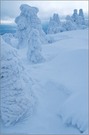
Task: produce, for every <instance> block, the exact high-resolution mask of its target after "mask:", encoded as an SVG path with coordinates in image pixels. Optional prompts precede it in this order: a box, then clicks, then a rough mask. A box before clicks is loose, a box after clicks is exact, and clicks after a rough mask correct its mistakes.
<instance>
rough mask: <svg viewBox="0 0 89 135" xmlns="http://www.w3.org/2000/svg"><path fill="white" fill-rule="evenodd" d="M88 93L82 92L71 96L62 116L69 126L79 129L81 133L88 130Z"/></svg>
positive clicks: (61, 112)
mask: <svg viewBox="0 0 89 135" xmlns="http://www.w3.org/2000/svg"><path fill="white" fill-rule="evenodd" d="M87 103H88V93H87V92H86V91H82V92H79V93H76V94H73V95H71V96H70V97H69V98H68V99H67V101H66V102H65V103H64V104H63V105H62V107H61V111H60V115H61V117H62V119H63V121H64V123H65V124H67V125H72V126H74V127H77V128H78V129H79V130H80V132H85V131H86V130H87V128H88V119H87V118H88V106H87Z"/></svg>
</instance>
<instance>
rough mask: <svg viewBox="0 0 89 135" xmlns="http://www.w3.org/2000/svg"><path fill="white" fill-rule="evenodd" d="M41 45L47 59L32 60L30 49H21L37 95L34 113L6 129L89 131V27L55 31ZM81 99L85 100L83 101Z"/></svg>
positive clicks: (38, 131)
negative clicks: (48, 40)
mask: <svg viewBox="0 0 89 135" xmlns="http://www.w3.org/2000/svg"><path fill="white" fill-rule="evenodd" d="M50 36H52V37H54V39H55V41H56V39H57V41H56V42H54V43H52V44H46V45H44V46H42V52H43V55H44V58H45V62H43V63H40V64H29V62H28V60H27V58H26V53H27V49H26V48H25V49H21V50H18V52H19V55H20V56H21V58H22V62H23V63H24V65H25V68H26V70H27V72H28V73H30V76H31V78H32V79H34V80H35V81H34V85H33V87H32V90H33V92H34V94H35V95H36V97H37V105H36V108H35V111H34V114H33V116H32V117H31V118H28V119H27V120H26V121H24V122H23V123H19V124H17V125H16V126H14V127H10V128H5V127H3V126H2V132H4V133H29V134H30V133H34V134H37V133H38V134H46V133H50V134H52V133H54V134H80V133H81V132H85V131H87V128H88V123H87V119H88V116H87V112H88V108H87V107H88V101H87V100H88V94H87V93H88V30H76V31H70V32H63V33H59V34H55V36H53V35H50ZM81 101H82V102H81Z"/></svg>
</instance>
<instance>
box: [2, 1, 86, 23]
mask: <svg viewBox="0 0 89 135" xmlns="http://www.w3.org/2000/svg"><path fill="white" fill-rule="evenodd" d="M21 4H28V5H30V6H36V7H38V8H39V13H38V15H39V17H40V19H41V20H46V19H48V18H49V17H50V16H52V15H53V13H54V12H55V13H58V14H59V15H68V14H72V12H73V9H75V8H76V9H78V10H79V9H80V8H82V9H83V10H84V12H85V13H88V1H87V0H84V1H2V2H1V20H3V21H2V22H3V23H5V22H6V23H10V22H12V21H14V18H15V17H16V16H18V15H19V13H20V10H19V7H20V5H21Z"/></svg>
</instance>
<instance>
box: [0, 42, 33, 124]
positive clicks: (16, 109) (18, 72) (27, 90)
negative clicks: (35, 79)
mask: <svg viewBox="0 0 89 135" xmlns="http://www.w3.org/2000/svg"><path fill="white" fill-rule="evenodd" d="M2 41H3V40H2ZM1 43H2V45H1V58H0V63H1V72H0V81H1V86H0V94H1V96H0V109H1V111H0V121H1V122H2V124H3V125H5V126H10V125H14V124H16V123H18V122H19V121H20V120H23V119H24V118H26V117H27V115H28V114H29V116H30V115H31V114H32V110H33V106H34V103H35V102H34V101H35V100H34V98H33V94H32V91H31V85H32V81H31V79H30V78H29V76H27V75H26V72H25V69H24V67H23V65H22V63H21V61H20V58H19V56H18V53H17V50H16V49H14V48H13V47H11V46H9V45H6V44H5V42H4V41H3V42H1Z"/></svg>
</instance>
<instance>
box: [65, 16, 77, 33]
mask: <svg viewBox="0 0 89 135" xmlns="http://www.w3.org/2000/svg"><path fill="white" fill-rule="evenodd" d="M63 27H64V28H65V30H67V31H70V30H75V29H76V25H75V23H74V22H73V21H72V18H71V16H69V15H67V16H66V22H64V23H63Z"/></svg>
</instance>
